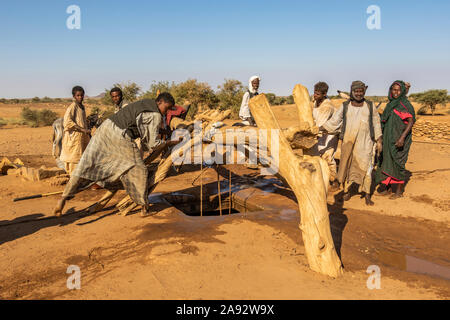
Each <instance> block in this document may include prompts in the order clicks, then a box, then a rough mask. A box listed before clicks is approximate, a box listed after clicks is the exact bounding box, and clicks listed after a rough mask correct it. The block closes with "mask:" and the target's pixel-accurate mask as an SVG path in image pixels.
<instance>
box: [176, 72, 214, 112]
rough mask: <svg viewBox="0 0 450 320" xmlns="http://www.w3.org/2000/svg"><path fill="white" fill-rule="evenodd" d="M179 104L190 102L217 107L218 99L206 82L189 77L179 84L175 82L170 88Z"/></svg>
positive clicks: (196, 104) (192, 104)
mask: <svg viewBox="0 0 450 320" xmlns="http://www.w3.org/2000/svg"><path fill="white" fill-rule="evenodd" d="M170 92H171V93H172V95H173V96H174V98H175V101H177V103H178V104H184V103H186V102H189V103H190V104H191V106H194V107H197V108H198V107H199V106H203V107H204V106H207V107H209V108H213V109H214V108H216V107H217V103H218V99H217V97H216V95H215V93H214V91H213V90H212V89H211V87H210V86H209V84H207V83H206V82H198V81H197V80H195V79H189V80H187V81H185V82H181V83H179V84H174V85H173V86H172V88H171V90H170Z"/></svg>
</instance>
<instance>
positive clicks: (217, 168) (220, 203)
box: [216, 165, 222, 216]
mask: <svg viewBox="0 0 450 320" xmlns="http://www.w3.org/2000/svg"><path fill="white" fill-rule="evenodd" d="M216 171H217V190H218V191H219V210H220V216H222V195H221V193H220V175H219V165H217V167H216Z"/></svg>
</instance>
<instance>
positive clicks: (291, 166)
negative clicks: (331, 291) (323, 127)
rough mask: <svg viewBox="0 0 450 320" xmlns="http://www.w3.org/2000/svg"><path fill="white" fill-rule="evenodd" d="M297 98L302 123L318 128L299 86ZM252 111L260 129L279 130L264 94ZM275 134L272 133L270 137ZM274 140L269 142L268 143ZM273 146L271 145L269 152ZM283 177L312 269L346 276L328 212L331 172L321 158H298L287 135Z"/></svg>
mask: <svg viewBox="0 0 450 320" xmlns="http://www.w3.org/2000/svg"><path fill="white" fill-rule="evenodd" d="M294 97H295V99H296V104H297V107H298V109H299V117H300V119H301V122H307V123H308V124H309V126H310V127H311V128H313V127H314V120H313V119H312V110H311V105H310V104H309V94H308V91H307V90H306V88H304V87H302V86H300V85H298V86H296V89H294ZM249 107H250V110H251V113H252V115H253V117H254V119H255V121H256V124H257V125H258V128H259V129H279V130H280V125H279V124H278V121H277V120H276V118H275V116H274V114H273V112H272V109H271V107H270V105H269V102H268V100H267V98H266V97H265V95H264V94H261V95H258V96H256V97H254V98H252V99H251V100H250V103H249ZM270 132H271V130H268V135H269V136H270ZM269 139H270V137H269V138H268V141H271V140H269ZM270 148H271V146H270V145H269V150H270ZM279 159H280V167H279V174H280V175H281V176H282V177H283V178H284V179H285V180H286V182H287V183H288V184H289V186H290V187H291V189H292V190H293V192H294V194H295V195H296V197H297V201H298V205H299V209H300V215H301V225H300V229H301V230H302V237H303V242H304V245H305V252H306V256H307V259H308V263H309V266H310V268H311V269H312V270H314V271H316V272H319V273H322V274H325V275H328V276H330V277H338V276H339V275H341V274H342V273H343V270H342V264H341V261H340V259H339V257H338V255H337V253H336V250H335V247H334V243H333V238H332V236H331V230H330V221H329V217H328V209H327V186H328V178H329V170H328V166H327V164H326V162H325V161H324V160H323V159H321V158H320V157H309V156H303V157H300V158H299V157H298V156H297V155H295V153H294V152H293V150H292V148H291V146H290V143H289V141H288V140H287V139H286V137H285V136H284V133H283V132H281V130H280V134H279Z"/></svg>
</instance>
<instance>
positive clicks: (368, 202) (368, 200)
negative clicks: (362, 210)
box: [364, 194, 375, 206]
mask: <svg viewBox="0 0 450 320" xmlns="http://www.w3.org/2000/svg"><path fill="white" fill-rule="evenodd" d="M364 198H365V199H366V205H367V206H373V205H374V204H375V203H374V202H373V201H372V199H371V197H370V195H369V194H366V196H365V197H364Z"/></svg>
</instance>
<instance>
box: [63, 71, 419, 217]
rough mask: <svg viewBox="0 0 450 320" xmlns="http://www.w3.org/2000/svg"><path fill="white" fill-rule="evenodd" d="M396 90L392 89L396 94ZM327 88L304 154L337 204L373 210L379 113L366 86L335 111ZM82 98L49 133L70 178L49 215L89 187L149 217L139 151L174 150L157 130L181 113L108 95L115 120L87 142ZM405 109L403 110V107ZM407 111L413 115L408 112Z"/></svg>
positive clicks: (163, 102) (320, 94) (160, 99)
mask: <svg viewBox="0 0 450 320" xmlns="http://www.w3.org/2000/svg"><path fill="white" fill-rule="evenodd" d="M396 83H397V82H396ZM396 83H394V84H393V87H394V88H395V89H396V87H395V86H394V85H395V84H396ZM401 83H403V82H401ZM259 84H260V78H259V77H258V76H254V77H252V78H250V80H249V89H248V91H247V92H246V93H245V94H244V97H243V101H242V105H241V110H240V112H239V115H240V117H241V119H242V125H256V124H255V121H254V120H253V118H252V115H251V112H250V109H249V107H248V103H249V100H250V99H251V98H252V97H254V96H256V95H258V88H259ZM404 87H406V88H407V89H405V90H403V91H406V93H407V91H408V90H409V84H406V85H405V86H404ZM328 89H329V87H328V85H327V84H326V83H325V82H319V83H317V84H316V85H315V86H314V96H313V97H314V98H313V103H314V107H313V117H314V120H315V122H316V125H317V126H318V127H319V129H320V131H321V135H320V136H319V138H318V143H317V144H316V145H315V146H314V147H313V148H311V149H310V150H306V151H305V152H306V153H308V154H311V155H316V156H321V157H322V158H323V159H324V160H325V161H327V163H328V165H329V168H330V184H331V188H332V190H334V191H336V190H338V189H339V188H340V187H343V189H344V196H343V200H345V201H347V200H349V199H350V198H351V197H352V195H354V194H355V193H356V190H355V187H356V186H359V191H358V192H362V193H363V194H364V197H365V202H366V204H367V205H373V204H374V203H373V201H372V200H371V194H372V193H373V192H372V187H373V186H374V184H373V180H372V175H373V168H374V165H375V156H376V155H377V154H378V156H379V155H380V154H381V152H382V150H383V132H382V126H381V122H380V115H379V113H378V111H377V107H376V106H375V105H374V104H373V102H371V101H369V100H366V99H365V94H366V90H367V86H366V85H365V84H364V83H363V82H362V81H354V82H353V83H352V85H351V89H350V94H349V96H350V97H349V99H348V100H347V101H346V102H344V103H343V104H342V105H341V106H340V108H338V109H335V107H334V106H333V104H332V103H331V101H330V99H329V98H328V96H327V94H328ZM390 90H392V88H391V89H390ZM84 94H85V92H84V89H83V88H82V87H79V86H76V87H74V88H73V90H72V95H73V98H74V102H73V103H72V104H71V105H70V106H69V107H68V108H67V110H66V113H65V115H64V118H63V121H62V122H61V121H59V122H58V125H57V126H61V125H62V128H59V129H58V130H56V129H55V133H56V132H57V135H58V136H60V137H61V136H62V148H61V153H60V157H59V159H60V161H62V163H63V164H64V168H65V170H66V171H67V172H68V173H69V174H70V180H69V182H68V184H67V186H66V188H65V190H64V193H63V195H62V198H61V199H60V201H59V202H58V205H57V206H56V208H55V210H54V213H55V215H57V216H60V215H61V214H62V210H63V208H64V205H65V203H66V201H67V200H68V199H70V198H73V197H74V195H75V194H76V193H77V192H79V191H80V190H84V189H85V188H89V187H90V186H93V185H96V186H97V187H102V188H104V189H107V190H109V191H111V192H115V191H117V190H118V189H120V188H122V187H124V188H125V190H126V191H127V193H128V194H129V196H130V197H131V199H132V200H133V201H134V202H135V203H136V204H138V205H141V206H142V212H141V215H143V216H147V215H149V214H150V213H149V203H148V188H147V180H148V171H147V167H146V166H145V164H144V161H143V151H149V152H150V151H152V150H155V148H166V147H172V146H174V145H176V144H177V143H179V142H181V140H182V139H180V140H177V141H170V140H168V139H167V140H164V139H162V137H163V136H164V130H162V131H161V124H164V125H163V127H166V128H167V127H169V125H170V121H171V119H172V117H177V116H180V115H182V114H183V113H184V114H185V113H186V110H185V109H184V108H182V107H179V106H176V105H175V100H174V98H173V97H172V95H171V94H170V93H167V92H164V93H161V94H159V95H158V96H157V98H156V100H152V99H144V100H140V101H137V102H134V103H128V102H126V101H124V99H123V94H122V91H121V89H120V88H113V89H112V90H111V91H110V96H111V99H112V101H113V103H114V108H115V113H114V115H112V116H111V117H109V118H108V119H106V120H105V121H104V122H103V123H102V125H101V126H100V127H99V128H98V130H96V132H95V134H94V135H93V136H92V137H91V129H90V128H89V127H88V123H87V120H86V119H87V118H86V110H85V107H84V105H83V100H84ZM390 95H391V94H390ZM404 96H405V92H403V95H402V97H400V95H397V96H396V97H394V96H392V97H390V100H391V101H394V102H392V106H391V108H388V109H389V110H390V109H392V110H394V111H396V110H395V107H396V106H397V105H398V104H399V103H402V101H400V100H399V101H396V99H397V100H398V99H400V98H401V99H406V98H405V97H404ZM403 102H404V103H407V100H403ZM402 105H403V104H402ZM388 106H389V104H388ZM408 108H409V109H413V108H412V106H411V107H408ZM392 110H390V111H392ZM390 111H389V112H390ZM403 113H404V112H403ZM410 113H412V114H414V110H410ZM405 117H406V118H408V116H405ZM411 117H413V115H412V116H411ZM383 118H384V121H387V120H388V119H389V116H385V115H384V117H383ZM406 118H405V119H406ZM405 119H403V120H405ZM409 122H411V121H409ZM176 123H178V122H176ZM55 125H56V123H55ZM411 127H412V125H411V126H408V127H407V128H406V129H405V130H404V131H403V134H402V137H403V136H406V135H407V134H409V133H410V130H411ZM172 129H173V128H172ZM408 130H409V131H408ZM61 132H62V133H61ZM161 133H163V134H162V135H161ZM165 135H166V136H167V137H168V135H167V134H165ZM404 138H405V137H403V140H404ZM339 140H341V141H342V144H341V155H340V161H339V168H337V165H336V161H335V159H334V155H335V152H336V149H337V147H338V142H339ZM137 142H138V143H137ZM396 146H397V144H396ZM56 149H57V148H56ZM408 150H409V149H408ZM408 150H407V151H408ZM54 153H55V145H54ZM406 156H407V155H406ZM405 162H406V161H405ZM403 165H404V164H403ZM392 166H393V165H390V167H392ZM385 167H386V166H385ZM400 169H401V168H400ZM386 171H389V170H386ZM383 173H384V174H386V172H383ZM386 176H387V179H386V181H387V180H389V182H386V183H387V184H389V183H401V182H402V181H401V180H396V179H395V177H393V176H390V175H389V174H386Z"/></svg>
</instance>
